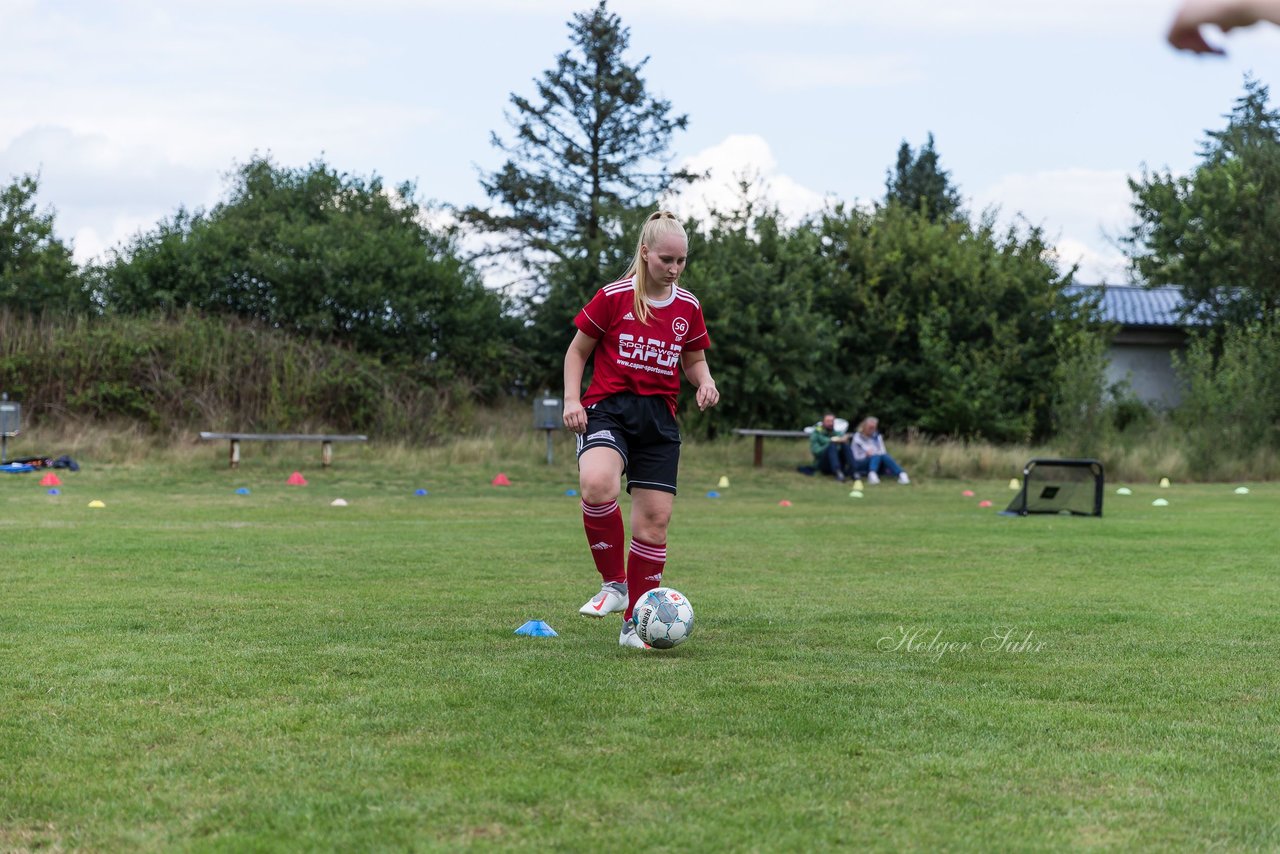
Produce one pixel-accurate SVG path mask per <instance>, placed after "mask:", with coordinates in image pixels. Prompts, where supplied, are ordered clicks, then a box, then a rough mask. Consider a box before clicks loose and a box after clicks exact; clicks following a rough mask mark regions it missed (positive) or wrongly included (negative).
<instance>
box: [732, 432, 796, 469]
mask: <svg viewBox="0 0 1280 854" xmlns="http://www.w3.org/2000/svg"><path fill="white" fill-rule="evenodd" d="M733 432H734V433H737V434H738V435H739V436H754V437H755V439H756V448H755V458H754V462H755V467H756V468H760V467H761V466H763V465H764V440H765V439H808V438H809V434H808V433H806V432H804V431H803V430H750V429H746V428H741V427H740V428H738V429H736V430H734V431H733Z"/></svg>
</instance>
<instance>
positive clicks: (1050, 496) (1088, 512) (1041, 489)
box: [1004, 460, 1103, 516]
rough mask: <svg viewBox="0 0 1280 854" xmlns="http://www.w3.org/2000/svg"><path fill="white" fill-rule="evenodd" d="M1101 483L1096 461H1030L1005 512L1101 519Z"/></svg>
mask: <svg viewBox="0 0 1280 854" xmlns="http://www.w3.org/2000/svg"><path fill="white" fill-rule="evenodd" d="M1102 481H1103V478H1102V463H1100V462H1098V461H1097V460H1032V461H1031V462H1029V463H1027V465H1026V467H1025V468H1024V469H1023V470H1022V489H1021V490H1020V491H1019V492H1018V496H1017V498H1014V499H1013V503H1011V504H1010V505H1009V507H1008V508H1007V509H1006V510H1005V511H1004V512H1005V513H1011V514H1016V515H1018V516H1026V515H1027V514H1029V513H1069V514H1071V515H1072V516H1101V515H1102Z"/></svg>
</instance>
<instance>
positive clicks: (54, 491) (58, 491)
mask: <svg viewBox="0 0 1280 854" xmlns="http://www.w3.org/2000/svg"><path fill="white" fill-rule="evenodd" d="M49 494H50V495H61V494H62V490H61V489H58V487H56V486H55V487H53V488H52V489H50V490H49Z"/></svg>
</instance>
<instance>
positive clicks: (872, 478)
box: [867, 472, 880, 486]
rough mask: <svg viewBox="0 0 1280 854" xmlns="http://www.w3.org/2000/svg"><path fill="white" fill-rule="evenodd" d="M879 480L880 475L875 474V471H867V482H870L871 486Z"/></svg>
mask: <svg viewBox="0 0 1280 854" xmlns="http://www.w3.org/2000/svg"><path fill="white" fill-rule="evenodd" d="M879 482H880V475H878V474H876V473H875V472H868V473H867V483H869V484H871V485H872V486H875V485H876V484H877V483H879Z"/></svg>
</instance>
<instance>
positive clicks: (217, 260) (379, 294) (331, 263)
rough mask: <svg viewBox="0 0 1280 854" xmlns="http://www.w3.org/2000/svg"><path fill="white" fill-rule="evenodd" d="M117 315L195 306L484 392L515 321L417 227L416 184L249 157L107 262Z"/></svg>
mask: <svg viewBox="0 0 1280 854" xmlns="http://www.w3.org/2000/svg"><path fill="white" fill-rule="evenodd" d="M99 277H100V280H101V285H100V287H101V293H102V298H103V301H104V303H105V305H106V307H107V308H108V310H111V311H117V312H122V313H138V312H147V311H155V310H166V311H167V310H173V309H178V308H183V307H194V308H197V309H200V310H203V311H207V312H216V313H225V314H231V315H236V316H239V317H245V318H253V319H256V320H259V321H262V322H264V323H266V324H268V325H269V326H272V327H275V328H279V329H284V330H287V331H291V332H294V333H296V334H300V335H303V336H308V337H313V338H316V339H318V340H326V341H337V342H343V343H346V344H348V345H350V346H352V347H354V348H356V349H358V350H360V351H363V352H366V353H373V354H377V355H379V356H380V357H381V358H382V359H383V360H384V361H386V362H388V363H401V364H404V365H406V366H412V367H413V368H415V369H416V370H417V371H419V372H420V373H421V374H422V375H424V376H427V377H430V378H437V379H447V378H450V377H452V376H454V375H455V374H462V375H464V376H466V377H468V378H470V379H471V380H472V381H474V382H477V383H479V384H480V385H481V387H482V388H483V389H484V390H486V391H487V392H489V393H493V392H496V391H498V390H499V389H500V388H503V387H505V385H506V384H507V383H508V382H509V381H510V379H511V377H512V375H513V373H514V368H513V367H512V365H513V363H514V361H515V360H514V359H513V358H512V355H513V354H512V353H511V346H510V342H511V339H512V336H513V330H514V329H515V326H516V323H515V321H514V320H512V319H511V318H510V317H508V316H506V314H505V313H504V309H505V305H504V302H503V300H502V298H501V297H500V296H499V295H498V294H496V293H494V292H492V291H490V290H487V289H486V288H485V287H484V285H483V283H482V281H481V280H480V276H479V274H478V273H477V272H476V271H475V270H474V268H472V267H471V266H470V265H469V264H467V263H465V262H464V261H462V260H460V258H459V255H458V252H457V250H456V247H455V245H454V242H453V239H452V238H451V237H450V236H449V235H448V234H446V233H444V232H442V231H439V230H435V229H432V228H429V227H427V226H426V225H424V224H423V211H422V209H421V207H420V206H419V205H418V203H417V202H416V201H415V189H414V187H413V185H412V184H402V185H400V186H398V187H396V188H395V189H388V188H386V187H384V185H383V183H382V181H381V179H380V178H378V177H377V176H374V177H372V178H368V179H365V178H361V177H359V176H354V175H349V174H346V173H339V172H337V171H336V170H334V169H333V168H331V167H330V166H328V165H327V164H325V163H324V162H322V161H316V162H314V163H312V164H310V165H309V166H307V167H306V168H302V169H289V168H284V167H280V166H277V165H276V164H274V163H272V162H271V160H270V159H268V158H262V157H255V158H254V159H252V160H251V161H249V162H248V163H247V164H245V165H243V166H242V167H240V168H239V169H238V170H236V172H235V173H234V174H233V175H232V187H231V191H230V195H229V198H228V199H227V200H225V201H223V202H220V203H218V204H217V205H215V206H214V207H213V208H212V209H211V210H209V211H207V212H205V211H195V212H191V211H187V210H179V211H178V212H177V213H176V214H175V215H174V216H173V217H172V218H171V219H168V220H166V221H164V222H162V223H160V224H159V225H158V226H157V228H156V229H155V230H153V231H151V232H149V233H146V234H143V235H140V236H139V237H138V238H136V239H135V240H134V241H133V242H132V243H131V244H130V245H128V246H126V247H124V248H123V249H122V250H120V251H118V252H116V253H115V257H114V259H113V260H112V262H111V263H109V264H108V265H106V266H105V267H104V268H102V269H101V270H100V271H99Z"/></svg>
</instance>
